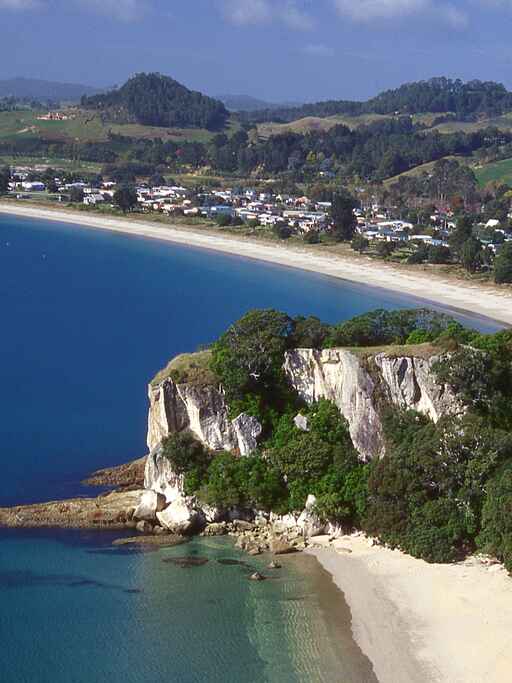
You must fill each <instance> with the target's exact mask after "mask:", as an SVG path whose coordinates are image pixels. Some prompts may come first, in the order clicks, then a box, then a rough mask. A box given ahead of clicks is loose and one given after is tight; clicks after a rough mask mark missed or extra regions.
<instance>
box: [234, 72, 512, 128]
mask: <svg viewBox="0 0 512 683" xmlns="http://www.w3.org/2000/svg"><path fill="white" fill-rule="evenodd" d="M511 109H512V93H510V92H508V91H507V89H506V88H505V86H504V85H502V84H501V83H494V82H493V81H478V80H472V81H468V82H467V83H464V82H463V81H461V80H459V79H457V80H452V79H450V78H442V77H440V78H431V79H430V80H428V81H418V82H417V83H406V84H404V85H401V86H400V87H399V88H396V89H393V90H386V91H385V92H383V93H381V94H380V95H377V96H376V97H373V98H371V99H369V100H367V101H366V102H354V101H347V100H330V101H326V102H316V103H312V104H305V105H302V106H301V107H283V108H280V109H264V110H261V111H257V112H250V113H246V114H244V115H243V117H244V119H245V120H248V121H252V122H255V123H263V122H265V121H282V122H289V121H295V120H297V119H301V118H304V117H305V116H319V117H327V116H334V115H336V114H338V115H342V114H344V115H348V116H357V115H359V114H395V113H398V114H420V113H441V112H451V113H453V114H455V115H456V116H457V118H459V119H464V118H467V117H472V116H475V115H478V114H485V115H487V116H496V115H499V114H503V113H504V112H506V111H510V110H511Z"/></svg>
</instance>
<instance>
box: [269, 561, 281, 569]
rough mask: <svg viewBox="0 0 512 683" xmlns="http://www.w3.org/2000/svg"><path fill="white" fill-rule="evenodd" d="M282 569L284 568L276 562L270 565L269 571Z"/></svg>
mask: <svg viewBox="0 0 512 683" xmlns="http://www.w3.org/2000/svg"><path fill="white" fill-rule="evenodd" d="M281 567H282V565H281V564H279V562H275V561H273V562H271V563H270V564H269V565H268V568H269V569H281Z"/></svg>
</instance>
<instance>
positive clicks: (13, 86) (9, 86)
mask: <svg viewBox="0 0 512 683" xmlns="http://www.w3.org/2000/svg"><path fill="white" fill-rule="evenodd" d="M99 92H101V88H95V87H93V86H90V85H81V84H79V83H60V82H57V81H44V80H40V79H38V78H21V77H19V78H8V79H5V80H0V97H19V98H31V99H35V100H54V101H55V100H56V101H65V102H78V101H79V100H80V98H81V97H83V96H84V95H95V94H96V93H99Z"/></svg>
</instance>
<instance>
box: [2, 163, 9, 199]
mask: <svg viewBox="0 0 512 683" xmlns="http://www.w3.org/2000/svg"><path fill="white" fill-rule="evenodd" d="M10 179H11V173H10V171H9V169H8V168H3V169H0V194H5V193H6V192H8V191H9V181H10Z"/></svg>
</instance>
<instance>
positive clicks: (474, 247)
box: [460, 237, 482, 273]
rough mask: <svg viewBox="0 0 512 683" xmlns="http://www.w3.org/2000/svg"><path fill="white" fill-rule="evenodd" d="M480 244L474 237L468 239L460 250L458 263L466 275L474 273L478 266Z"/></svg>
mask: <svg viewBox="0 0 512 683" xmlns="http://www.w3.org/2000/svg"><path fill="white" fill-rule="evenodd" d="M481 251H482V244H481V242H480V240H477V239H476V238H475V237H470V238H469V239H467V240H466V241H465V242H464V244H463V245H462V249H461V250H460V262H461V263H462V266H463V267H464V268H465V269H466V270H467V271H468V273H474V272H476V270H477V269H478V266H479V264H480V255H481Z"/></svg>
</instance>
